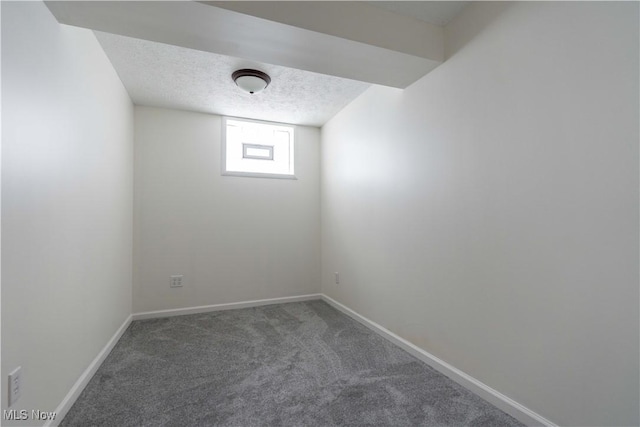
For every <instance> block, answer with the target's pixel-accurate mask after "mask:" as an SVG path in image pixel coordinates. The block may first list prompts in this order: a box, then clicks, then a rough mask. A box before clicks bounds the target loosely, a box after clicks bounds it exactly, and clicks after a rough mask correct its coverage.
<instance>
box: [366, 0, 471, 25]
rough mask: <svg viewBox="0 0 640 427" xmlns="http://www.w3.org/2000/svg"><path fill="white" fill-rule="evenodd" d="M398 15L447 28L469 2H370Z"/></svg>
mask: <svg viewBox="0 0 640 427" xmlns="http://www.w3.org/2000/svg"><path fill="white" fill-rule="evenodd" d="M367 3H369V4H370V5H373V6H377V7H381V8H384V9H387V10H390V11H391V12H394V13H397V14H398V15H404V16H409V17H412V18H416V19H419V20H421V21H424V22H428V23H430V24H434V25H440V26H445V25H447V24H448V23H449V22H451V20H452V19H453V18H454V17H455V16H456V15H457V14H458V13H459V12H460V11H461V10H462V9H463V8H464V7H465V6H466V5H467V4H468V3H469V2H468V1H369V2H367Z"/></svg>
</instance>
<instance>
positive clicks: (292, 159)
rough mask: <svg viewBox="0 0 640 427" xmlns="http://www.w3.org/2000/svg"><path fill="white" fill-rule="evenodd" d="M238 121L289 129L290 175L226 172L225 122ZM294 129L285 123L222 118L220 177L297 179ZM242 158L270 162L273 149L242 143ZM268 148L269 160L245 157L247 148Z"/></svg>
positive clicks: (272, 157) (272, 156)
mask: <svg viewBox="0 0 640 427" xmlns="http://www.w3.org/2000/svg"><path fill="white" fill-rule="evenodd" d="M228 120H232V121H238V122H247V123H259V124H265V125H270V126H282V127H285V128H289V129H290V137H291V142H290V145H289V158H290V162H292V166H291V169H292V173H291V174H278V173H266V172H245V171H236V170H227V121H228ZM295 131H296V127H295V126H294V125H290V124H286V123H276V122H267V121H262V120H252V119H243V118H238V117H223V118H222V140H221V141H222V143H221V146H222V147H221V148H222V150H221V159H220V160H221V163H222V165H221V170H222V175H224V176H241V177H249V178H276V179H294V180H295V179H297V178H296V176H295V150H294V148H295V133H296V132H295ZM242 145H243V147H242V158H244V159H251V160H258V161H270V160H271V161H272V160H273V159H274V155H275V154H276V153H275V152H274V147H272V146H267V145H262V144H259V143H245V142H243V143H242ZM252 147H254V148H261V149H264V148H268V149H270V158H267V157H258V156H255V157H254V156H251V155H247V148H252Z"/></svg>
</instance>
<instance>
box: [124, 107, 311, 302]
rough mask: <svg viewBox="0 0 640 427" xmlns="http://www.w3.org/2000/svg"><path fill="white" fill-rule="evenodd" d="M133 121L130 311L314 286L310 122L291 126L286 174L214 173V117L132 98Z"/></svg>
mask: <svg viewBox="0 0 640 427" xmlns="http://www.w3.org/2000/svg"><path fill="white" fill-rule="evenodd" d="M135 121H136V129H135V214H134V223H135V228H134V265H135V271H134V289H133V304H134V312H136V313H138V312H146V311H153V310H166V309H177V308H184V307H194V306H202V305H210V304H223V303H232V302H238V301H248V300H257V299H265V298H278V297H287V296H296V295H305V294H311V293H317V292H318V291H319V289H320V184H319V181H320V165H319V160H320V154H319V148H320V147H319V139H320V131H319V129H318V128H312V127H304V126H297V127H296V130H295V132H296V133H295V138H296V139H295V174H296V176H297V178H298V179H297V180H285V179H265V178H247V177H233V176H222V175H221V173H220V170H221V163H220V153H221V147H220V141H221V136H222V133H221V132H222V130H221V122H222V120H221V117H220V116H214V115H208V114H201V113H192V112H185V111H177V110H166V109H159V108H150V107H136V108H135ZM176 274H182V275H184V286H183V287H182V288H170V287H169V279H170V276H171V275H176Z"/></svg>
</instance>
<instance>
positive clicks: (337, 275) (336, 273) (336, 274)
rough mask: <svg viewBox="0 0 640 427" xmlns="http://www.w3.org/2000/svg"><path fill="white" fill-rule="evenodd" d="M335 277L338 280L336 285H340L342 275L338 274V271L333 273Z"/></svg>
mask: <svg viewBox="0 0 640 427" xmlns="http://www.w3.org/2000/svg"><path fill="white" fill-rule="evenodd" d="M333 275H334V276H335V279H336V285H339V284H340V273H338V272H337V271H336V272H335V273H333Z"/></svg>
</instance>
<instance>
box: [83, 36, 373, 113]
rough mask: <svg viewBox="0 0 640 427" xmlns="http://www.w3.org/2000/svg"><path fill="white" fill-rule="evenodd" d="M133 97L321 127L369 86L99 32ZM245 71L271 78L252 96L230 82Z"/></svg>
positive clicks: (147, 102) (155, 103) (143, 101)
mask: <svg viewBox="0 0 640 427" xmlns="http://www.w3.org/2000/svg"><path fill="white" fill-rule="evenodd" d="M95 34H96V37H97V38H98V41H99V42H100V44H101V45H102V47H103V49H104V51H105V52H106V54H107V56H108V57H109V60H110V61H111V63H112V64H113V66H114V68H115V70H116V72H117V73H118V75H119V76H120V79H121V80H122V82H123V84H124V86H125V87H126V89H127V91H128V92H129V96H131V99H132V100H133V102H134V103H135V104H137V105H147V106H155V107H165V108H174V109H182V110H190V111H198V112H205V113H212V114H220V115H226V116H234V117H245V118H252V119H260V120H268V121H275V122H283V123H292V124H300V125H309V126H322V125H323V124H324V123H325V122H326V121H327V120H329V119H330V118H331V117H333V115H335V114H336V113H337V112H338V111H340V110H341V109H342V108H343V107H344V106H345V105H347V104H348V103H349V102H351V101H352V100H353V99H355V98H356V97H357V96H358V95H360V94H361V93H362V92H363V91H364V90H365V89H367V88H368V87H369V85H368V84H366V83H362V82H359V81H354V80H348V79H343V78H339V77H333V76H327V75H324V74H318V73H313V72H309V71H302V70H297V69H292V68H286V67H281V66H275V65H269V64H259V63H255V62H251V61H246V60H243V59H239V58H234V57H230V56H224V55H217V54H214V53H209V52H203V51H199V50H193V49H187V48H183V47H178V46H173V45H168V44H163V43H156V42H151V41H147V40H141V39H136V38H131V37H125V36H119V35H114V34H109V33H103V32H98V31H96V32H95ZM240 68H256V69H258V70H261V71H264V72H266V73H267V74H269V75H270V76H271V84H270V85H269V87H267V89H265V90H264V91H263V92H261V93H258V94H255V95H249V94H247V93H244V92H242V91H241V90H240V89H239V88H238V87H237V86H236V85H235V83H234V82H233V80H232V79H231V73H232V72H233V71H235V70H237V69H240Z"/></svg>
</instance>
